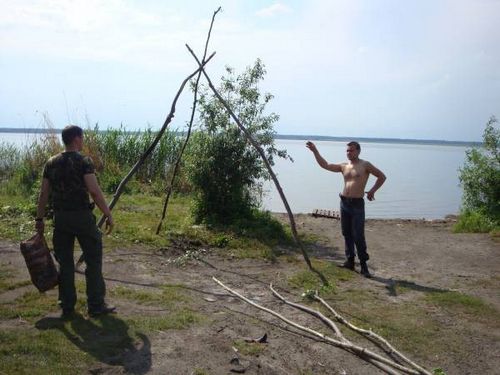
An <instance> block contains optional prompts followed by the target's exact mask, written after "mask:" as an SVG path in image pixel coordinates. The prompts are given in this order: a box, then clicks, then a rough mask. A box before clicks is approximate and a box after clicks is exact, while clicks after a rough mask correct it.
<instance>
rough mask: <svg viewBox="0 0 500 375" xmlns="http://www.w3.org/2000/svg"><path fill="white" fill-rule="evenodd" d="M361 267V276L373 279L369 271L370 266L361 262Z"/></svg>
mask: <svg viewBox="0 0 500 375" xmlns="http://www.w3.org/2000/svg"><path fill="white" fill-rule="evenodd" d="M360 265H361V274H362V275H363V276H364V277H367V278H368V279H369V278H371V277H372V275H371V273H370V271H368V265H367V264H366V262H361V263H360Z"/></svg>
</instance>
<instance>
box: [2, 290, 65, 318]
mask: <svg viewBox="0 0 500 375" xmlns="http://www.w3.org/2000/svg"><path fill="white" fill-rule="evenodd" d="M56 308H57V306H56V303H55V299H54V296H52V295H48V294H45V293H39V292H38V291H32V290H30V291H28V292H26V293H24V294H23V295H22V296H20V297H18V298H16V299H15V300H14V302H6V303H2V304H0V319H3V320H5V319H16V318H21V319H24V320H28V321H33V319H35V318H39V317H41V316H44V315H45V314H47V312H49V311H55V310H56Z"/></svg>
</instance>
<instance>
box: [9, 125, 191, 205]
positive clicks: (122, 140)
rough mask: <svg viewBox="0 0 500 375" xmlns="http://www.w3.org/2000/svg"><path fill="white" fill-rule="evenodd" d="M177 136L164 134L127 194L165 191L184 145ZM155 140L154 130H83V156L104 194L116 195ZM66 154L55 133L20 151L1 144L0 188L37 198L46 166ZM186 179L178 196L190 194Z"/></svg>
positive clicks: (40, 137) (180, 181) (35, 141)
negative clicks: (147, 188) (142, 190)
mask: <svg viewBox="0 0 500 375" xmlns="http://www.w3.org/2000/svg"><path fill="white" fill-rule="evenodd" d="M49 130H50V129H49ZM177 134H178V133H177V132H175V131H168V130H167V131H166V132H165V133H164V134H163V136H162V137H161V138H160V141H159V142H158V144H157V145H156V147H155V149H154V151H153V152H152V153H151V154H150V155H149V157H148V159H147V161H146V162H145V163H144V164H143V166H142V167H141V168H139V170H138V171H137V173H136V175H135V176H134V179H133V180H132V181H131V183H130V185H129V187H128V189H129V190H130V189H132V190H133V189H134V188H135V189H136V190H140V189H139V187H138V184H146V185H148V186H150V187H151V189H152V191H153V192H156V193H160V192H161V191H162V190H163V189H164V188H163V187H164V186H165V185H166V181H167V178H169V174H170V173H171V169H172V168H171V166H172V165H173V164H174V163H175V160H176V159H177V157H178V153H179V149H180V146H181V144H182V137H179V136H178V135H177ZM156 135H157V132H155V131H153V130H152V129H151V128H147V129H145V130H139V131H133V132H130V131H127V130H126V129H125V128H124V127H123V126H120V128H118V129H111V128H108V129H107V130H104V131H102V130H100V129H99V127H98V125H96V126H95V127H94V128H93V129H87V130H85V132H84V137H85V142H84V150H83V153H84V154H86V155H88V156H90V157H91V158H92V160H93V162H94V165H95V167H96V174H97V176H98V179H99V181H100V183H101V186H102V188H103V190H104V191H107V192H113V191H115V189H116V188H117V186H118V184H119V182H120V181H121V180H122V179H123V177H125V175H126V174H127V173H128V171H129V170H130V169H131V168H132V167H133V165H134V164H135V163H136V162H137V161H138V160H139V158H140V157H141V155H142V154H143V153H144V152H145V151H146V149H147V148H148V147H149V146H150V145H151V144H152V143H153V141H154V139H155V137H156ZM62 150H63V146H62V142H61V141H60V135H59V134H56V133H54V132H48V133H45V134H42V135H39V136H38V137H35V138H34V139H33V140H32V141H31V142H30V143H28V144H27V145H25V146H24V147H21V148H17V147H15V146H14V145H12V144H8V143H5V142H3V143H0V184H1V185H0V188H1V189H3V190H4V191H5V192H7V193H10V194H13V193H21V194H24V195H27V196H29V195H36V193H37V191H38V187H39V181H40V177H41V173H42V170H43V166H44V164H45V162H46V161H47V160H48V158H49V157H50V156H52V155H55V154H57V153H59V152H61V151H62ZM182 176H183V175H182V170H181V174H180V176H179V178H178V179H177V180H178V181H179V184H177V185H176V186H177V187H180V190H189V186H188V184H187V182H186V179H185V178H183V177H182ZM174 188H175V187H174Z"/></svg>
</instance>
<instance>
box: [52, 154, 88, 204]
mask: <svg viewBox="0 0 500 375" xmlns="http://www.w3.org/2000/svg"><path fill="white" fill-rule="evenodd" d="M89 173H94V166H93V164H92V161H91V160H90V158H88V157H84V156H82V155H81V154H80V153H78V152H63V153H60V154H57V155H55V156H53V157H51V158H50V159H49V160H48V161H47V163H46V164H45V168H44V170H43V177H44V178H47V179H48V180H49V182H50V187H51V191H50V193H51V201H52V205H53V208H54V209H55V210H78V209H85V208H88V207H89V204H90V200H89V195H88V192H87V187H86V186H85V182H84V178H83V176H84V175H85V174H89Z"/></svg>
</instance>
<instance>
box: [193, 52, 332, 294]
mask: <svg viewBox="0 0 500 375" xmlns="http://www.w3.org/2000/svg"><path fill="white" fill-rule="evenodd" d="M186 47H187V49H188V50H189V52H190V53H191V55H192V56H193V57H194V59H195V60H196V62H197V63H198V65H199V66H200V68H201V69H202V70H201V72H202V73H203V75H204V76H205V78H206V80H207V82H208V86H209V87H210V89H211V90H212V91H213V93H214V94H215V96H216V97H217V99H219V101H220V102H221V103H222V105H223V106H224V107H225V108H226V110H227V111H228V113H229V115H230V116H231V117H232V118H233V120H234V122H235V123H236V124H237V125H238V127H239V128H240V130H241V131H242V132H243V134H245V136H246V138H247V140H248V141H249V142H250V144H251V145H252V146H253V147H254V148H255V149H256V150H257V152H258V153H259V155H260V157H261V158H262V161H263V162H264V165H265V166H266V168H267V171H268V172H269V175H270V176H271V178H272V180H273V182H274V185H275V186H276V189H277V190H278V193H279V195H280V197H281V200H282V201H283V204H284V206H285V209H286V212H287V214H288V219H289V221H290V227H291V229H292V235H293V238H294V240H295V243H296V244H297V245H298V246H299V248H300V251H301V252H302V256H303V257H304V260H305V261H306V263H307V266H308V267H309V269H310V270H311V271H313V272H315V273H316V274H317V275H318V276H319V277H320V279H321V281H322V282H323V284H324V285H328V280H327V279H326V278H325V276H323V274H322V273H321V272H319V271H318V270H316V269H315V268H314V267H313V266H312V264H311V261H310V260H309V255H307V252H306V250H305V249H304V246H303V245H302V242H301V241H300V239H299V236H298V234H297V227H296V225H295V219H294V218H293V214H292V210H291V209H290V205H289V204H288V201H287V199H286V197H285V193H283V189H282V188H281V185H280V183H279V181H278V178H277V177H276V174H275V173H274V171H273V168H272V167H271V164H270V163H269V160H267V157H266V154H265V153H264V150H263V149H262V147H260V145H259V144H258V143H257V142H256V141H255V139H254V138H253V137H252V135H251V134H250V132H249V131H248V130H247V128H246V127H245V126H244V125H243V124H242V123H241V121H240V120H239V119H238V117H237V116H236V115H235V114H234V112H233V110H232V109H231V107H230V106H229V104H228V103H227V102H226V100H224V98H222V96H221V95H220V94H219V92H218V91H217V89H216V88H215V86H214V85H213V83H212V81H211V80H210V77H209V76H208V74H207V72H206V71H205V69H203V66H202V64H201V63H200V60H199V59H198V57H197V56H196V54H195V53H194V52H193V50H192V49H191V47H189V45H187V44H186Z"/></svg>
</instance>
